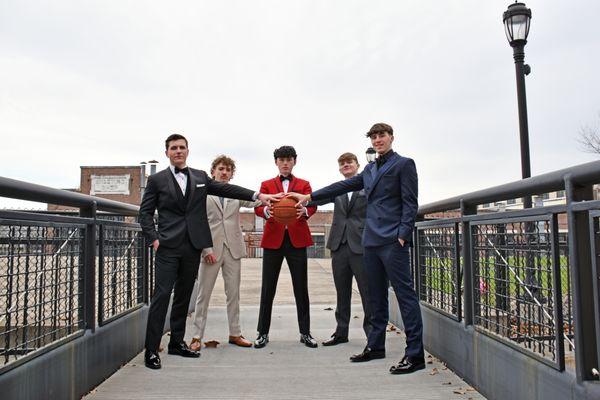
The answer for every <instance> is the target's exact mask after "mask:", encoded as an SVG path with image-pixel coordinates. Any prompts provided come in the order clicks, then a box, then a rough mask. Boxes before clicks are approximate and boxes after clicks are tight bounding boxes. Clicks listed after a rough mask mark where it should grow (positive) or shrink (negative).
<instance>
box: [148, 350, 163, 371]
mask: <svg viewBox="0 0 600 400" xmlns="http://www.w3.org/2000/svg"><path fill="white" fill-rule="evenodd" d="M144 365H145V366H146V367H148V368H150V369H160V368H161V366H162V365H161V363H160V357H159V356H158V353H157V352H155V351H149V350H146V352H145V353H144Z"/></svg>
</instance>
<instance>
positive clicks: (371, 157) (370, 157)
mask: <svg viewBox="0 0 600 400" xmlns="http://www.w3.org/2000/svg"><path fill="white" fill-rule="evenodd" d="M365 155H366V157H367V163H368V164H370V163H372V162H373V161H375V158H377V153H376V152H375V149H374V148H372V147H369V148H368V149H367V151H366V152H365Z"/></svg>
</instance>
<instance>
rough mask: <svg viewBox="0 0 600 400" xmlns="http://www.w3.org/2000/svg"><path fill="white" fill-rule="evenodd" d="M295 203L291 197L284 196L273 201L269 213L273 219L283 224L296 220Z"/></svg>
mask: <svg viewBox="0 0 600 400" xmlns="http://www.w3.org/2000/svg"><path fill="white" fill-rule="evenodd" d="M296 203H297V201H296V200H295V199H292V198H291V197H284V198H283V199H281V200H279V201H276V202H273V207H272V208H271V213H272V214H273V218H275V221H276V222H279V223H280V224H284V225H288V224H291V223H292V222H294V221H296Z"/></svg>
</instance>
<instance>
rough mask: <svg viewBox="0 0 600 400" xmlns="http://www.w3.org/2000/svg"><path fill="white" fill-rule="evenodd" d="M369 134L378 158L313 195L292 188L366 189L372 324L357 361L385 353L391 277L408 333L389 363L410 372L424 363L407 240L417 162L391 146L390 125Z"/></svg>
mask: <svg viewBox="0 0 600 400" xmlns="http://www.w3.org/2000/svg"><path fill="white" fill-rule="evenodd" d="M367 137H369V138H370V139H371V145H372V146H373V148H374V149H375V151H376V152H377V154H378V157H377V160H376V162H374V163H371V164H369V165H367V166H366V167H365V169H364V171H363V172H362V173H360V174H358V175H356V176H354V177H353V178H350V179H346V180H343V181H340V182H337V183H334V184H331V185H329V186H326V187H324V188H322V189H320V190H317V191H316V192H313V193H312V195H301V194H297V193H289V194H288V195H289V196H292V197H294V198H296V199H297V200H298V202H299V203H301V204H305V203H306V202H308V201H310V200H312V201H319V200H323V199H326V198H332V197H335V196H339V195H341V194H344V193H347V192H352V191H357V190H362V189H364V191H365V194H366V196H367V218H366V220H365V228H364V231H363V236H362V244H363V246H364V261H365V271H366V273H367V281H368V288H369V303H370V304H371V312H372V325H373V329H372V330H371V332H370V333H369V337H368V342H367V346H366V347H365V349H364V351H363V352H362V353H360V354H356V355H353V356H352V357H350V360H351V361H353V362H364V361H370V360H373V359H377V358H384V357H385V334H386V327H387V323H388V319H389V309H388V298H387V294H388V280H389V282H390V283H391V285H392V287H393V288H394V292H395V294H396V298H397V299H398V304H399V305H400V312H401V314H402V322H403V323H404V329H405V332H406V350H405V354H404V357H403V358H402V360H401V361H400V362H399V363H398V364H397V365H394V366H392V367H391V368H390V372H391V373H392V374H407V373H411V372H414V371H417V370H420V369H424V368H425V358H424V350H423V322H422V319H421V309H420V307H419V299H418V297H417V294H416V293H415V290H414V289H413V282H412V276H411V268H410V255H409V243H410V242H411V240H412V231H413V228H414V224H415V218H416V216H417V209H418V203H417V191H418V179H417V170H416V167H415V162H414V161H413V160H412V159H410V158H406V157H402V156H400V155H399V154H398V153H395V152H394V151H393V150H392V142H393V141H394V131H393V129H392V127H391V126H389V125H387V124H384V123H378V124H375V125H373V127H371V129H370V130H369V132H367Z"/></svg>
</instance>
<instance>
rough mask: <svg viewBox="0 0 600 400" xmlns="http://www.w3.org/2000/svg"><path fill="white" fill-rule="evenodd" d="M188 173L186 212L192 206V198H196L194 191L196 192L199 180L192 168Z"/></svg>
mask: <svg viewBox="0 0 600 400" xmlns="http://www.w3.org/2000/svg"><path fill="white" fill-rule="evenodd" d="M188 171H189V173H188V192H187V193H186V197H187V204H186V206H185V209H186V210H187V209H188V208H190V204H192V197H194V191H195V190H196V182H198V180H197V179H196V178H195V177H194V171H193V170H192V169H191V168H190V167H188Z"/></svg>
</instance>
